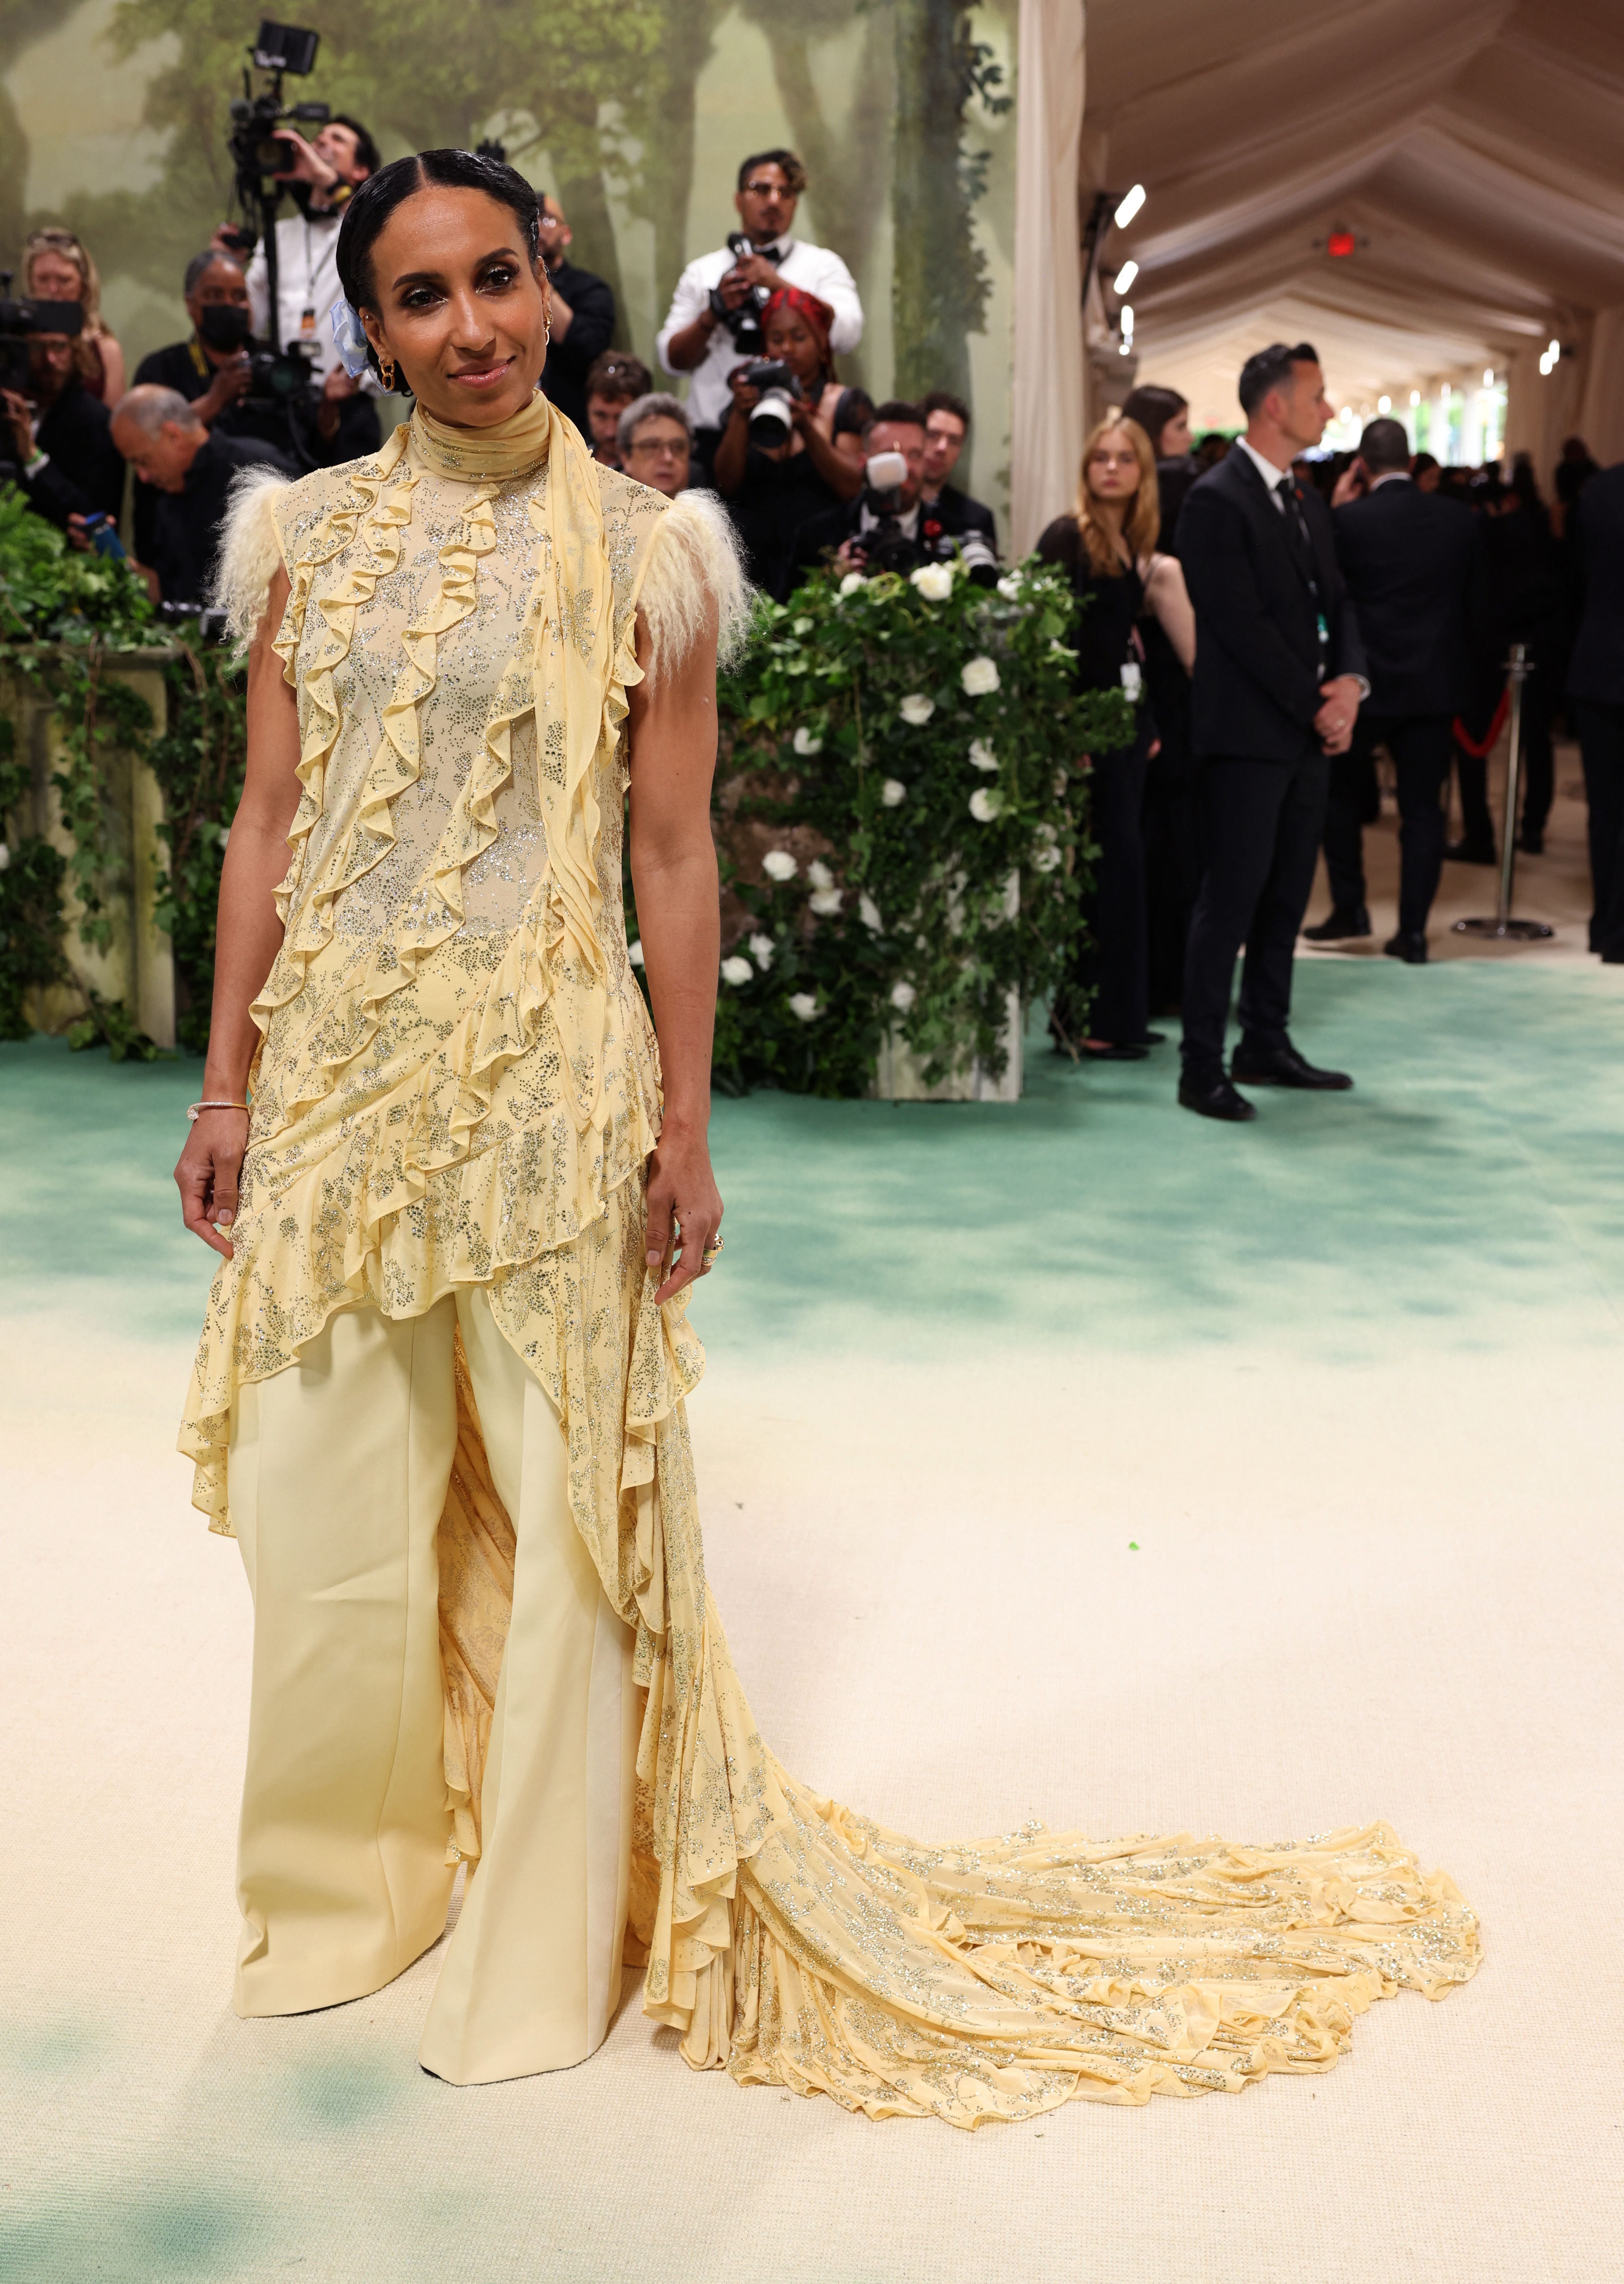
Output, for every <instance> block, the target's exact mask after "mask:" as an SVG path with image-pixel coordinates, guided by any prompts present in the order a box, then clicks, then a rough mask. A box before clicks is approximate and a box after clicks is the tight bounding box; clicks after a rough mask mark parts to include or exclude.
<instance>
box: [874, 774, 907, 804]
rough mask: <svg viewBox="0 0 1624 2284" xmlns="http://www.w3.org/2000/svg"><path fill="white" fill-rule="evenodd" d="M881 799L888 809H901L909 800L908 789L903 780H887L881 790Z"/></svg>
mask: <svg viewBox="0 0 1624 2284" xmlns="http://www.w3.org/2000/svg"><path fill="white" fill-rule="evenodd" d="M879 797H880V800H881V801H882V802H884V804H885V806H886V808H887V809H901V807H902V803H903V802H905V801H906V800H907V798H908V787H907V786H905V785H904V784H903V783H902V779H901V778H886V782H885V783H884V785H883V786H881V787H880V789H879Z"/></svg>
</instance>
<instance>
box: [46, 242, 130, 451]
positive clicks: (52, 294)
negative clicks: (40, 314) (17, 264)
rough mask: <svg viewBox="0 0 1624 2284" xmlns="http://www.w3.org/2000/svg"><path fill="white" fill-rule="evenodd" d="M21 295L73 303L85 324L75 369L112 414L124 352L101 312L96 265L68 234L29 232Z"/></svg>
mask: <svg viewBox="0 0 1624 2284" xmlns="http://www.w3.org/2000/svg"><path fill="white" fill-rule="evenodd" d="M22 272H23V292H24V293H26V294H27V296H28V298H29V300H30V301H77V302H78V304H79V306H80V308H81V309H82V310H83V312H84V324H83V327H82V330H81V332H80V333H79V336H78V339H77V340H75V341H74V370H75V372H77V373H78V375H79V379H80V381H81V382H82V385H83V387H86V388H87V389H89V391H90V395H92V396H96V397H99V398H100V399H101V402H102V403H104V404H105V406H106V407H107V409H108V411H112V409H113V406H114V405H115V404H116V403H118V401H119V399H120V397H121V396H122V395H123V394H124V390H125V388H126V387H127V385H128V384H127V381H126V378H125V371H124V352H123V350H122V349H121V348H120V347H119V345H118V342H117V341H116V340H114V339H113V334H112V333H111V332H110V331H109V330H108V328H107V325H106V324H105V320H104V318H103V317H102V313H101V279H100V278H98V276H97V274H96V264H95V263H94V262H92V261H91V259H90V254H89V252H88V250H87V249H86V247H85V246H82V244H81V243H80V241H79V239H76V238H75V237H74V233H73V231H71V230H55V229H51V230H35V231H30V232H29V233H28V236H27V239H26V241H25V242H24V245H23V249H22Z"/></svg>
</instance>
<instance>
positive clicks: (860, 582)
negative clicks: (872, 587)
mask: <svg viewBox="0 0 1624 2284" xmlns="http://www.w3.org/2000/svg"><path fill="white" fill-rule="evenodd" d="M867 585H868V581H867V580H866V579H865V578H864V577H863V574H862V572H861V571H848V572H847V575H846V576H845V578H844V579H842V580H841V582H840V594H841V596H842V598H845V597H846V596H847V595H855V593H856V591H857V590H858V588H859V587H866V586H867Z"/></svg>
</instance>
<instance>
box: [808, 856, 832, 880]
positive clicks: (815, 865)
mask: <svg viewBox="0 0 1624 2284" xmlns="http://www.w3.org/2000/svg"><path fill="white" fill-rule="evenodd" d="M807 878H808V880H810V881H811V883H812V886H813V887H814V888H833V886H834V874H833V873H832V872H831V871H830V869H829V867H828V865H827V864H824V860H823V858H822V857H821V856H815V857H814V858H813V859H812V862H811V863H810V864H808V867H807Z"/></svg>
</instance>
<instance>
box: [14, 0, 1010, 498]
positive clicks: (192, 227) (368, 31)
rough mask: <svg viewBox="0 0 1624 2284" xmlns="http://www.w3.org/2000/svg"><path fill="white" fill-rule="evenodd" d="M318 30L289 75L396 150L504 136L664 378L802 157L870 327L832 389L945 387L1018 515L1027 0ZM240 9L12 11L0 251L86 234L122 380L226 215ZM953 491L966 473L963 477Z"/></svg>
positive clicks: (378, 0)
mask: <svg viewBox="0 0 1624 2284" xmlns="http://www.w3.org/2000/svg"><path fill="white" fill-rule="evenodd" d="M259 13H260V11H259V9H258V7H257V6H255V5H253V4H245V0H78V4H76V5H75V4H73V0H69V4H68V5H66V7H65V6H64V4H63V0H0V262H5V263H7V264H9V263H11V262H12V261H13V260H14V259H15V252H16V249H17V247H18V246H20V241H21V238H22V235H23V231H24V230H25V229H26V228H27V227H30V226H32V225H33V224H35V223H40V222H45V221H60V222H66V223H69V224H71V225H72V226H73V227H74V229H76V230H78V231H80V232H81V234H82V236H83V238H84V239H85V240H86V242H87V243H88V244H89V245H90V247H91V248H92V251H93V252H94V254H95V255H96V258H97V261H98V264H99V266H100V269H101V272H102V276H103V279H104V281H105V309H106V312H107V315H108V317H109V320H110V322H111V323H112V324H113V327H114V330H115V331H116V332H118V333H119V335H120V338H121V340H122V341H123V342H124V345H125V348H126V350H127V351H128V352H129V355H130V356H131V360H132V364H133V361H134V359H135V358H137V357H139V356H142V355H143V354H144V353H145V351H146V350H148V349H150V348H155V347H157V346H158V345H160V343H161V342H163V341H166V340H175V339H177V338H178V337H179V336H180V335H181V334H182V333H183V332H184V331H185V320H184V317H183V312H182V309H181V306H180V298H179V290H178V288H179V278H180V273H181V271H182V270H183V267H184V264H185V262H186V261H187V259H188V257H189V256H190V255H191V254H193V253H195V252H196V251H197V249H198V247H199V246H201V245H203V244H204V243H205V242H206V241H207V238H208V234H209V231H210V230H211V229H212V228H213V226H214V224H215V222H216V221H217V220H219V219H220V218H221V217H222V216H223V214H224V213H225V212H226V209H227V201H228V195H229V192H230V166H229V162H228V160H227V155H226V150H225V137H224V129H225V121H226V106H227V105H228V104H229V102H230V98H231V97H232V96H233V95H234V94H237V93H238V92H239V91H240V83H241V66H242V63H243V61H244V50H245V48H246V44H247V43H248V42H249V40H250V39H251V38H252V36H253V34H254V26H255V24H256V22H257V21H258V17H259ZM284 13H285V18H286V20H290V21H297V22H300V23H302V24H307V25H308V26H310V27H312V28H314V29H316V30H318V31H319V32H320V33H321V35H322V48H321V53H320V57H319V59H318V62H317V66H316V72H315V74H314V75H313V76H312V77H311V78H310V79H309V80H308V81H302V82H289V83H288V92H289V94H290V96H310V97H315V98H321V99H323V100H324V101H326V102H328V103H330V104H331V105H332V106H333V108H334V109H335V110H342V111H348V112H353V113H355V115H356V116H357V117H359V118H362V119H363V120H365V121H366V122H367V123H368V125H369V126H370V127H371V129H372V131H373V133H374V134H375V135H376V136H377V137H378V139H379V144H380V145H381V146H382V148H383V151H384V153H385V155H386V157H394V156H396V155H398V154H399V153H402V152H406V151H410V150H417V149H421V148H424V147H425V146H426V145H431V144H436V143H441V144H443V143H456V144H463V145H472V144H474V143H477V142H478V141H479V140H480V138H481V137H484V136H487V135H496V136H497V137H500V138H501V140H502V141H503V142H504V144H505V145H506V146H507V149H508V154H509V156H510V158H511V159H512V160H513V162H514V163H515V164H516V165H518V166H519V167H520V168H522V169H523V170H524V171H525V173H526V174H527V175H528V176H529V177H530V178H531V180H532V181H534V182H535V183H536V184H538V185H539V186H541V187H543V188H545V189H547V190H549V191H552V192H556V193H557V195H558V197H559V198H560V199H562V201H563V203H564V206H565V207H566V211H567V213H568V215H569V218H570V221H571V223H572V225H573V227H574V233H575V243H574V247H573V249H572V257H571V258H572V259H573V260H575V261H577V262H581V263H582V265H583V266H584V267H585V268H588V269H590V270H597V272H599V274H600V275H602V276H604V277H606V278H609V279H610V281H611V282H612V284H613V285H614V287H615V292H616V297H617V300H618V301H619V304H620V308H621V340H622V342H623V344H624V345H625V346H628V347H629V348H635V349H636V351H637V353H638V354H639V355H640V356H644V357H645V358H646V359H648V361H649V362H650V363H651V364H652V363H653V342H654V334H655V332H656V330H657V328H658V326H659V325H660V321H661V319H662V318H663V317H664V314H665V310H666V308H667V306H668V301H669V299H670V294H671V290H672V287H673V285H675V280H676V278H677V275H678V273H679V271H680V270H681V269H682V267H683V263H684V262H687V261H688V260H690V259H691V257H692V256H693V255H694V254H699V253H702V252H704V251H705V250H706V249H707V248H708V247H711V246H718V245H720V244H721V243H722V238H723V237H724V235H725V233H726V231H727V230H728V229H729V228H730V227H731V226H733V223H734V216H733V213H732V207H731V204H730V194H731V192H732V188H733V182H734V173H735V169H736V168H737V165H738V160H740V159H741V158H743V157H744V156H746V154H747V153H749V152H751V151H753V150H758V149H761V148H762V147H764V146H766V145H772V144H776V143H779V142H785V143H788V144H791V145H792V146H793V147H794V148H796V149H797V150H799V151H800V153H801V155H802V157H803V158H804V160H806V163H807V167H808V173H809V176H810V178H811V187H810V191H809V193H808V197H807V199H805V200H804V201H803V202H802V207H801V213H800V221H799V224H798V227H799V228H800V230H801V231H802V232H803V233H804V235H806V236H807V237H808V238H812V239H817V240H819V241H820V242H822V243H823V244H825V245H828V246H834V247H835V248H836V249H837V250H838V251H839V253H840V254H842V255H843V256H844V258H845V259H846V261H847V262H848V263H849V265H850V267H851V269H852V270H853V271H854V273H855V276H856V278H857V281H858V285H859V287H860V289H861V291H862V293H863V303H864V307H865V309H866V311H867V316H868V324H867V329H866V332H865V335H864V340H863V346H862V348H861V349H860V350H859V351H858V352H857V353H855V355H854V356H851V357H849V358H847V359H846V360H844V362H843V365H842V378H843V379H852V380H862V381H863V382H864V383H865V384H866V385H867V386H868V387H870V388H871V389H872V390H874V391H875V393H876V394H877V395H878V394H888V393H891V392H892V391H894V390H896V391H909V390H916V391H917V390H923V389H925V388H930V387H950V388H956V389H957V390H959V391H960V392H961V393H962V394H964V395H966V396H968V397H969V398H970V400H971V402H972V406H973V409H974V415H975V429H974V434H973V439H972V458H971V466H970V468H969V470H968V471H967V473H968V476H969V481H970V485H971V488H972V489H974V490H975V491H977V492H978V493H979V494H980V497H983V498H985V499H988V500H989V501H991V502H992V503H993V505H995V506H996V508H997V509H998V511H999V513H1000V517H1001V518H1003V517H1004V516H1005V515H1006V514H1007V506H1008V464H1009V378H1010V334H1011V271H1012V261H1013V233H1014V149H1013V145H1014V111H1013V106H1012V104H1011V101H1010V98H1011V97H1012V95H1013V92H1014V88H1013V82H1014V56H1013V43H1014V36H1015V19H1016V0H988V4H985V5H980V6H974V7H971V6H966V5H964V4H963V0H606V4H597V0H342V4H339V0H285V6H284ZM961 480H962V479H961Z"/></svg>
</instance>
